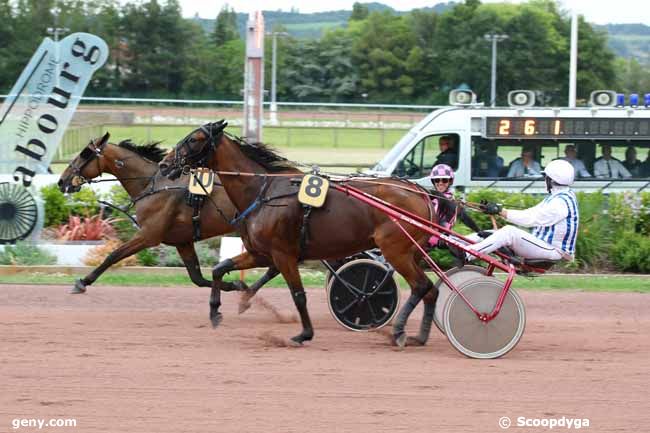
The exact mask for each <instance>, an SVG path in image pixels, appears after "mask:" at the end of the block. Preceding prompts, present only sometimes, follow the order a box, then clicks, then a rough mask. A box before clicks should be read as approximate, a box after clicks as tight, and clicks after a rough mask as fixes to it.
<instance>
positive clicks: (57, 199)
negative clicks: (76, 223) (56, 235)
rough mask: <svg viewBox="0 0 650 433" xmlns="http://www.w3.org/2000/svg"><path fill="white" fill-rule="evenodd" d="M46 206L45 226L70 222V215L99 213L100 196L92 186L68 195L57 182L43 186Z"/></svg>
mask: <svg viewBox="0 0 650 433" xmlns="http://www.w3.org/2000/svg"><path fill="white" fill-rule="evenodd" d="M40 192H41V197H43V201H44V208H45V221H44V225H45V227H51V226H58V225H60V224H64V223H66V222H68V217H69V216H70V215H78V216H91V215H97V214H98V213H99V203H98V200H99V197H98V195H97V193H95V191H93V190H92V189H91V188H83V189H82V190H81V191H79V192H76V193H74V194H71V195H69V196H66V195H65V194H63V193H62V192H61V191H59V187H58V186H57V185H56V184H52V185H47V186H44V187H43V188H41V191H40Z"/></svg>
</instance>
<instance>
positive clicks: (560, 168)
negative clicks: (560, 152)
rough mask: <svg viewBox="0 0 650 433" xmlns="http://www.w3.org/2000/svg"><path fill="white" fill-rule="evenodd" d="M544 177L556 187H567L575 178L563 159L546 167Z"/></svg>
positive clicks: (571, 169) (567, 163)
mask: <svg viewBox="0 0 650 433" xmlns="http://www.w3.org/2000/svg"><path fill="white" fill-rule="evenodd" d="M544 175H545V176H546V177H548V178H550V179H551V180H552V181H553V182H555V183H557V184H558V185H563V186H569V185H571V184H572V183H573V179H574V178H575V170H574V169H573V165H571V163H570V162H568V161H565V160H564V159H556V160H554V161H551V162H550V163H549V164H548V165H547V166H546V168H545V169H544Z"/></svg>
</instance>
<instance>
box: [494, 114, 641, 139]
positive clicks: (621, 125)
mask: <svg viewBox="0 0 650 433" xmlns="http://www.w3.org/2000/svg"><path fill="white" fill-rule="evenodd" d="M485 137H486V138H549V139H555V138H579V139H585V138H609V139H612V138H621V139H643V140H650V119H632V118H595V117H593V118H591V117H590V118H581V117H573V118H569V117H567V118H559V117H553V118H551V117H486V119H485Z"/></svg>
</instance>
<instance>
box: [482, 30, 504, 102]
mask: <svg viewBox="0 0 650 433" xmlns="http://www.w3.org/2000/svg"><path fill="white" fill-rule="evenodd" d="M483 39H485V40H486V41H488V42H492V78H491V80H490V81H491V82H490V106H491V107H494V106H496V102H497V43H498V42H502V41H505V40H506V39H508V35H500V34H496V33H486V34H484V35H483Z"/></svg>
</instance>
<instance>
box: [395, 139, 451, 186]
mask: <svg viewBox="0 0 650 433" xmlns="http://www.w3.org/2000/svg"><path fill="white" fill-rule="evenodd" d="M458 143H459V137H458V134H437V135H430V136H428V137H425V138H423V139H422V140H420V141H419V142H418V143H417V144H416V145H415V146H414V147H413V149H411V151H410V152H409V153H408V154H407V155H406V156H405V157H404V158H403V159H402V160H401V161H400V162H398V163H397V167H396V168H395V171H394V173H395V175H397V176H399V177H404V178H407V179H420V178H423V177H425V176H428V175H429V173H430V172H431V169H432V168H433V167H434V166H435V165H437V164H447V165H449V166H451V168H453V169H454V170H456V169H457V168H458V151H459V146H458Z"/></svg>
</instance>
